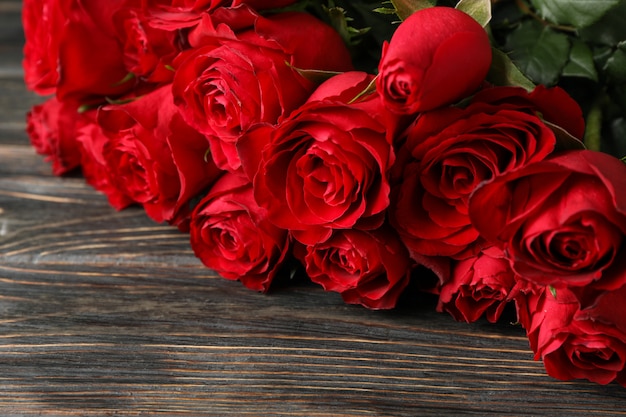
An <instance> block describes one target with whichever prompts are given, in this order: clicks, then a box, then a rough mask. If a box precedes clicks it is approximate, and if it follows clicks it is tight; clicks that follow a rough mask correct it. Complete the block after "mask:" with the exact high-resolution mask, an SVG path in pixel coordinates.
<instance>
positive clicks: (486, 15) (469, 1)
mask: <svg viewBox="0 0 626 417" xmlns="http://www.w3.org/2000/svg"><path fill="white" fill-rule="evenodd" d="M456 8H457V9H459V10H461V11H463V12H465V13H467V14H468V15H470V16H472V17H473V18H474V20H476V21H477V22H478V23H480V25H481V26H482V27H485V26H487V24H489V21H490V20H491V0H459V2H458V3H457V5H456Z"/></svg>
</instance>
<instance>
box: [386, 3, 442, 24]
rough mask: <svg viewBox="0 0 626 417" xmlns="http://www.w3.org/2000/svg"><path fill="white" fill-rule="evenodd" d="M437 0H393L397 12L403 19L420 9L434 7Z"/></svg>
mask: <svg viewBox="0 0 626 417" xmlns="http://www.w3.org/2000/svg"><path fill="white" fill-rule="evenodd" d="M436 3H437V1H436V0H391V4H393V7H394V9H396V14H397V15H398V17H399V18H400V19H401V20H405V19H406V18H407V17H409V16H411V15H412V14H413V13H415V12H416V11H418V10H422V9H426V8H428V7H433V6H434V5H435V4H436Z"/></svg>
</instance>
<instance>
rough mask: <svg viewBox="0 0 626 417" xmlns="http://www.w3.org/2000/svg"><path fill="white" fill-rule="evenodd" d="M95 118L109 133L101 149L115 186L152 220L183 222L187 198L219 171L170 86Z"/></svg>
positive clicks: (108, 108) (192, 195)
mask: <svg viewBox="0 0 626 417" xmlns="http://www.w3.org/2000/svg"><path fill="white" fill-rule="evenodd" d="M98 123H99V124H100V126H101V127H102V128H103V131H104V133H105V134H106V135H107V137H108V138H109V141H108V143H106V144H105V145H104V150H103V155H104V159H105V160H106V165H107V169H108V171H109V173H110V174H109V177H110V178H111V180H112V181H113V182H114V184H115V186H116V187H117V189H118V190H121V191H123V192H124V193H125V194H126V195H128V196H129V197H130V198H131V199H132V200H133V201H135V202H137V203H140V204H142V205H143V207H144V209H145V210H146V212H147V214H148V216H150V217H151V218H152V219H154V220H155V221H157V222H161V221H167V222H169V223H171V224H175V225H182V227H183V228H184V224H185V221H186V220H187V218H188V216H189V214H190V209H189V201H190V200H191V199H192V198H194V197H196V196H197V194H198V193H200V192H201V191H202V190H203V189H205V188H206V187H207V186H209V185H210V184H211V183H212V182H213V181H214V180H215V179H216V178H217V175H218V174H219V171H218V170H217V168H216V167H215V166H214V164H213V163H212V162H211V161H208V162H207V161H206V160H205V158H204V155H205V153H206V141H205V139H204V137H203V136H202V135H200V134H199V133H198V132H196V131H195V130H193V129H192V128H191V127H189V126H188V125H187V124H185V123H184V122H183V120H182V118H181V117H180V115H179V114H178V112H177V109H176V107H175V106H174V104H173V101H172V96H171V91H170V86H169V85H166V86H164V87H161V88H159V89H157V90H155V91H154V92H152V93H150V94H147V95H145V96H143V97H140V98H138V99H136V100H135V101H132V102H130V103H128V104H124V105H112V106H105V107H103V108H102V109H101V110H100V112H99V115H98Z"/></svg>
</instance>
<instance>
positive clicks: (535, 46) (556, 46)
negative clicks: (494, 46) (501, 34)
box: [506, 20, 571, 86]
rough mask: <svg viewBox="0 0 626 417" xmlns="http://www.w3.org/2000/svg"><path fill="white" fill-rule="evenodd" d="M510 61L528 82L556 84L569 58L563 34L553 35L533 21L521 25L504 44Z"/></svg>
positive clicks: (555, 33)
mask: <svg viewBox="0 0 626 417" xmlns="http://www.w3.org/2000/svg"><path fill="white" fill-rule="evenodd" d="M506 48H507V50H510V51H511V59H512V60H513V62H515V64H516V65H517V66H518V67H519V69H520V70H521V71H522V72H523V73H524V74H525V75H526V76H527V77H528V78H530V79H531V80H533V81H534V82H536V83H538V84H545V85H548V86H551V85H554V84H556V82H557V81H558V80H559V76H560V75H561V71H562V70H563V68H564V67H565V64H566V63H567V60H568V59H569V55H570V49H571V45H570V42H569V39H568V37H567V35H564V34H562V33H559V32H555V31H554V30H553V29H551V28H549V27H547V26H543V25H541V24H540V23H539V22H536V21H534V20H528V21H526V22H524V23H522V24H521V25H520V26H519V27H518V28H517V29H516V30H514V31H513V32H511V34H510V35H509V37H508V38H507V42H506Z"/></svg>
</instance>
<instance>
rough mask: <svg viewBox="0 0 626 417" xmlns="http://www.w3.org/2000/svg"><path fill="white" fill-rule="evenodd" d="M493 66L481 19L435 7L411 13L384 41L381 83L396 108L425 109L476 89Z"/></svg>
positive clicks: (402, 110)
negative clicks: (479, 21) (388, 38)
mask: <svg viewBox="0 0 626 417" xmlns="http://www.w3.org/2000/svg"><path fill="white" fill-rule="evenodd" d="M490 65H491V46H490V44H489V38H488V36H487V33H486V32H485V30H484V29H483V28H482V27H481V26H480V24H478V22H476V21H475V20H474V19H473V18H472V17H470V16H469V15H467V14H466V13H464V12H461V11H459V10H456V9H453V8H450V7H430V8H426V9H422V10H419V11H417V12H415V13H413V14H412V15H411V16H409V17H408V18H407V19H406V20H405V21H403V22H402V23H401V24H400V26H399V27H398V29H397V30H396V31H395V33H394V34H393V36H392V38H391V41H390V42H389V43H388V44H385V45H384V46H383V51H382V57H381V60H380V63H379V66H378V69H379V75H378V80H377V88H378V90H379V92H380V94H381V95H382V97H383V98H384V101H385V104H386V105H387V106H388V107H389V109H391V110H392V111H394V112H397V113H402V114H412V113H417V112H423V111H427V110H432V109H434V108H437V107H441V106H444V105H447V104H451V103H453V102H455V101H457V100H460V99H462V98H464V97H466V96H467V95H469V94H471V93H472V92H474V91H475V90H476V89H477V88H478V87H479V86H480V85H481V83H482V82H483V80H484V78H485V76H486V75H487V72H488V71H489V67H490Z"/></svg>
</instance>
